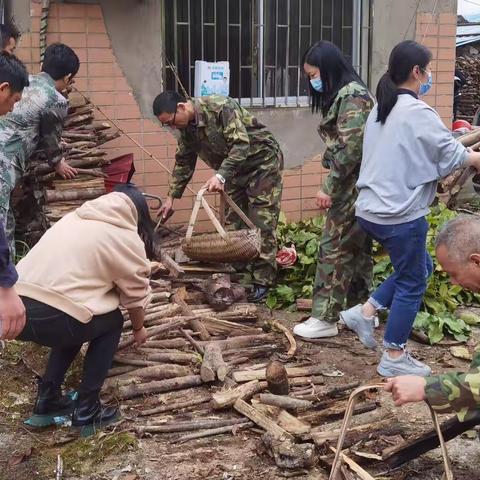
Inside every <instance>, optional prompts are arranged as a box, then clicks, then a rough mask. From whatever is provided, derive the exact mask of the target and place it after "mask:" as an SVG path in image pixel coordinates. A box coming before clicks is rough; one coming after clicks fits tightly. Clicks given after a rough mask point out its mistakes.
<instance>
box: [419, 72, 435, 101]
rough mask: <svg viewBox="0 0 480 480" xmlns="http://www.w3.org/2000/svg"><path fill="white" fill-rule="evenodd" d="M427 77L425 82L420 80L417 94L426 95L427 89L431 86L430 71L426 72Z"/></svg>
mask: <svg viewBox="0 0 480 480" xmlns="http://www.w3.org/2000/svg"><path fill="white" fill-rule="evenodd" d="M427 75H428V78H427V81H426V82H425V83H422V82H420V90H419V91H418V94H419V95H420V96H423V95H426V94H427V93H428V92H429V90H430V89H431V88H432V84H433V77H432V72H428V73H427Z"/></svg>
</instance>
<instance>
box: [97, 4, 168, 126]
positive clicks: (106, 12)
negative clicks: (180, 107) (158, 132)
mask: <svg viewBox="0 0 480 480" xmlns="http://www.w3.org/2000/svg"><path fill="white" fill-rule="evenodd" d="M100 4H101V6H102V10H103V17H104V19H105V26H106V28H107V32H108V35H109V37H110V40H111V42H112V48H113V51H114V52H115V56H116V57H117V60H118V63H119V65H120V66H121V68H122V71H123V73H124V75H125V76H126V78H127V80H128V82H129V84H130V85H131V86H132V89H133V92H134V95H135V98H136V100H137V102H138V104H139V106H140V110H141V111H142V114H143V116H144V117H146V118H151V117H152V116H153V114H152V103H153V100H154V98H155V97H156V96H157V95H158V94H159V93H160V92H161V89H162V70H163V60H162V51H163V46H162V38H163V32H162V24H163V17H162V8H161V2H159V1H158V0H143V1H142V2H132V0H100Z"/></svg>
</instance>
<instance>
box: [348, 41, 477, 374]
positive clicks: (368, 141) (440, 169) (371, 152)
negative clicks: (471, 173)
mask: <svg viewBox="0 0 480 480" xmlns="http://www.w3.org/2000/svg"><path fill="white" fill-rule="evenodd" d="M431 58H432V55H431V52H430V51H429V50H428V49H427V48H426V47H424V46H423V45H420V44H418V43H416V42H414V41H404V42H401V43H399V44H398V45H397V46H396V47H395V48H394V49H393V50H392V53H391V54H390V60H389V64H388V70H387V72H386V73H385V74H384V75H383V77H382V78H381V80H380V82H379V83H378V86H377V92H376V94H377V100H378V105H376V106H375V107H374V109H373V110H372V112H371V114H370V115H369V117H368V120H367V124H366V127H365V136H364V141H363V160H362V166H361V169H360V177H359V179H358V182H357V188H358V190H359V194H358V199H357V202H356V204H355V206H356V215H357V218H358V222H359V223H360V225H361V226H362V228H363V229H364V230H365V232H367V233H368V234H369V235H370V236H372V237H373V238H374V239H375V240H377V241H378V242H379V243H380V244H381V245H382V246H383V248H384V249H385V250H386V251H387V252H388V254H389V256H390V260H391V262H392V265H393V268H394V272H393V274H392V275H390V277H388V278H387V279H386V280H385V281H384V282H383V283H382V284H381V285H380V286H379V287H378V288H377V290H376V291H375V292H374V293H373V294H372V295H371V296H370V298H369V299H368V301H367V302H366V303H365V304H363V305H358V306H356V307H353V308H351V309H349V310H347V311H345V312H342V313H341V316H342V319H343V321H344V322H345V323H346V325H347V326H348V327H349V328H351V329H352V330H354V331H355V332H356V333H357V334H358V336H359V338H360V340H361V341H362V342H363V343H364V344H365V345H372V344H375V339H374V338H373V326H374V322H373V319H374V317H375V315H376V312H377V310H382V309H389V310H390V312H389V316H388V321H387V327H386V330H385V335H384V341H383V346H384V353H383V356H382V359H381V361H380V364H379V366H378V368H377V371H378V373H379V374H380V375H382V376H385V377H393V376H397V375H403V374H413V375H422V376H428V375H430V373H431V370H430V367H428V366H427V365H425V364H423V363H421V362H419V361H418V360H416V359H414V358H412V357H411V356H410V354H409V353H408V352H406V351H405V346H406V343H407V339H408V336H409V335H410V331H411V329H412V325H413V322H414V320H415V317H416V315H417V313H418V310H419V308H420V306H421V303H422V300H423V294H424V293H425V289H426V287H427V279H428V277H429V276H430V274H431V273H432V259H431V258H430V256H429V254H428V252H427V250H426V237H427V231H428V223H427V220H426V218H425V215H426V214H427V213H428V210H429V206H430V204H431V203H432V201H433V200H434V198H435V192H436V188H437V181H438V180H439V179H440V178H442V177H446V176H447V175H449V174H450V173H451V172H452V171H453V170H455V169H457V168H460V167H462V166H470V165H472V166H474V167H475V168H477V169H478V165H479V164H480V153H474V152H469V151H467V150H466V149H465V147H463V146H462V145H461V144H460V143H458V142H457V141H456V140H455V139H454V138H453V137H452V134H451V132H450V130H448V129H447V128H446V127H445V125H444V124H443V123H442V121H441V119H440V117H439V116H438V114H437V112H436V111H435V110H433V109H432V108H430V107H429V106H428V105H427V104H426V103H425V102H423V101H422V100H420V99H419V96H421V95H425V94H426V93H427V92H428V91H429V89H430V87H431V85H432V74H431V71H430V61H431Z"/></svg>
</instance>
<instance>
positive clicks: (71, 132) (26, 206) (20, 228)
mask: <svg viewBox="0 0 480 480" xmlns="http://www.w3.org/2000/svg"><path fill="white" fill-rule="evenodd" d="M94 117H95V115H94V106H93V104H91V103H90V102H89V101H88V100H86V99H85V98H84V97H82V96H80V95H78V94H71V95H70V97H69V113H68V117H67V119H66V121H65V128H64V130H63V133H62V141H63V143H64V146H65V153H66V154H65V159H66V160H67V162H68V164H69V165H71V166H72V167H75V168H77V169H78V175H77V177H76V178H75V179H73V180H63V179H61V178H60V177H59V176H58V175H57V174H56V173H55V172H54V171H53V169H52V168H51V167H50V166H49V165H48V163H47V159H46V158H45V156H44V154H43V152H41V151H39V152H37V154H36V155H35V157H34V159H33V161H32V162H31V165H30V168H29V172H28V174H27V176H26V178H25V181H24V184H23V188H22V190H21V192H18V193H19V195H16V199H15V202H14V205H15V210H16V218H17V219H18V220H17V232H16V233H17V238H21V239H23V240H24V241H25V242H26V243H27V244H29V245H31V244H34V243H36V241H38V239H39V238H40V237H41V236H42V234H43V233H44V232H45V230H46V229H47V228H48V227H49V226H51V225H52V224H53V223H55V222H56V221H58V220H59V219H60V218H62V217H63V216H64V215H66V214H67V213H69V212H71V211H72V210H74V209H75V208H77V207H78V206H79V205H81V204H82V203H83V202H84V201H86V200H90V199H93V198H96V197H99V196H100V195H102V194H104V193H105V184H104V179H105V177H106V175H105V174H104V173H103V172H102V167H103V166H104V165H106V164H108V163H110V161H109V160H108V159H107V158H106V155H107V154H106V152H105V151H104V150H102V149H100V148H99V147H100V145H103V144H104V143H106V142H108V141H110V140H113V139H114V138H117V137H118V136H119V135H120V134H119V133H118V132H117V131H113V132H112V130H111V125H110V124H109V123H108V122H100V121H95V118H94Z"/></svg>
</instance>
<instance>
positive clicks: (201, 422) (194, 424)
mask: <svg viewBox="0 0 480 480" xmlns="http://www.w3.org/2000/svg"><path fill="white" fill-rule="evenodd" d="M241 423H245V419H244V418H222V419H206V420H205V419H202V418H201V419H198V420H190V421H185V422H178V421H175V422H163V424H162V425H160V424H151V425H142V426H139V427H135V430H136V432H137V433H138V434H140V435H142V434H144V433H174V432H189V431H192V430H204V429H209V428H218V427H226V426H233V425H239V424H241Z"/></svg>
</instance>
